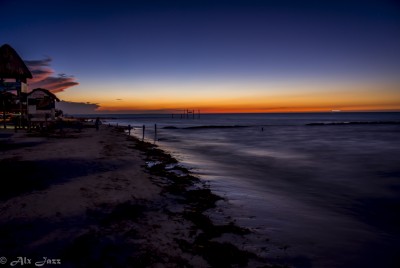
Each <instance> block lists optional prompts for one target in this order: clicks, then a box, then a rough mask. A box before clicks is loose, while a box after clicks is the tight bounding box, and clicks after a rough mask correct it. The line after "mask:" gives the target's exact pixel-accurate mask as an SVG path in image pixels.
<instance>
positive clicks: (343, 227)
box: [104, 113, 400, 268]
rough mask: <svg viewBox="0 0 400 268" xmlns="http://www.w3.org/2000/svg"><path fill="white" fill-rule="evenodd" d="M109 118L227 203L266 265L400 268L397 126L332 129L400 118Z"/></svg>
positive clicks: (394, 115)
mask: <svg viewBox="0 0 400 268" xmlns="http://www.w3.org/2000/svg"><path fill="white" fill-rule="evenodd" d="M104 117H107V119H106V120H105V122H106V123H110V124H119V125H131V126H133V127H134V130H133V132H132V134H133V135H135V136H138V137H140V138H141V137H142V126H143V125H145V126H146V132H145V138H146V140H148V141H151V142H156V143H157V144H158V145H159V146H161V147H162V148H164V149H166V150H168V151H169V152H171V153H172V154H173V155H174V156H175V157H176V158H177V159H178V160H180V161H181V163H182V164H183V165H186V166H188V167H190V168H192V171H193V172H195V173H196V174H197V175H198V176H200V177H202V178H203V179H205V180H207V181H209V183H210V184H211V187H212V189H213V190H214V191H215V192H217V193H218V194H220V195H223V196H225V197H227V200H229V201H228V202H229V204H228V205H225V207H224V211H225V213H228V214H229V215H231V216H232V217H233V218H234V219H235V220H236V221H237V222H238V223H239V224H241V225H244V226H247V227H250V228H253V229H254V231H255V232H256V234H258V236H255V237H254V241H253V244H251V245H250V246H248V247H254V248H261V247H266V248H267V249H268V251H267V252H264V253H262V254H264V255H265V256H268V257H270V258H280V257H281V258H282V259H285V261H288V263H290V264H292V265H294V266H295V267H374V268H375V267H400V124H332V123H345V122H364V123H366V122H383V121H385V122H388V121H391V122H400V113H320V114H315V113H309V114H307V113H303V114H218V115H211V114H205V115H201V116H200V118H198V117H197V115H196V116H195V118H192V117H190V118H180V116H179V115H175V116H174V118H172V116H171V115H118V116H116V115H108V116H104ZM310 123H324V125H319V124H318V125H309V124H310ZM155 124H157V129H158V131H157V137H155V135H154V125H155ZM214 217H215V218H216V220H218V215H215V213H214ZM265 238H268V239H265ZM260 252H261V251H260Z"/></svg>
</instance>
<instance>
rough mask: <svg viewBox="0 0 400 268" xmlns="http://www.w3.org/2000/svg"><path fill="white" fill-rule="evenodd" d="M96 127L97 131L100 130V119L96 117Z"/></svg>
mask: <svg viewBox="0 0 400 268" xmlns="http://www.w3.org/2000/svg"><path fill="white" fill-rule="evenodd" d="M94 125H95V126H96V130H99V126H100V118H98V117H96V121H95V122H94Z"/></svg>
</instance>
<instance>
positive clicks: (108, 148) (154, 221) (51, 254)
mask: <svg viewBox="0 0 400 268" xmlns="http://www.w3.org/2000/svg"><path fill="white" fill-rule="evenodd" d="M5 132H7V131H2V132H0V133H1V134H2V135H1V136H0V137H1V138H2V139H0V147H1V149H2V150H1V155H0V166H1V167H2V169H3V170H7V169H8V171H12V173H11V174H14V176H13V178H18V177H20V178H24V180H22V179H21V180H17V182H16V183H12V182H11V181H12V180H10V179H9V178H8V179H7V183H6V185H7V187H8V190H7V187H5V189H6V190H7V191H5V190H3V191H2V192H1V195H0V197H1V201H0V202H1V203H0V204H1V205H0V212H1V217H0V227H2V228H1V229H2V230H3V231H2V233H3V236H2V238H3V239H2V240H3V241H2V242H1V244H0V252H2V254H3V255H4V256H5V257H7V255H8V259H13V258H16V257H18V256H24V255H26V256H27V257H31V258H33V259H35V258H36V259H41V258H42V257H43V255H46V254H47V255H48V256H47V257H48V258H58V259H61V261H63V264H64V265H63V267H64V266H66V267H87V266H88V265H89V266H92V265H93V264H95V265H97V266H98V267H105V266H107V265H111V266H113V267H115V266H122V267H130V266H135V267H177V266H178V267H232V266H251V267H283V266H277V265H275V266H273V264H270V263H271V261H269V260H266V259H265V258H262V257H260V256H259V255H257V254H256V253H255V252H250V251H247V250H244V249H243V248H241V247H240V245H242V244H245V243H249V241H247V240H246V239H247V238H246V235H248V234H250V233H251V230H249V229H247V228H243V227H240V226H237V225H236V224H235V222H234V221H233V220H232V219H230V218H227V219H226V222H225V223H223V224H218V225H216V224H215V223H213V221H212V220H211V219H210V217H209V216H207V213H205V212H210V211H211V213H213V211H212V210H215V209H217V206H216V204H217V202H219V201H223V198H221V197H219V196H217V195H215V194H214V193H213V192H212V191H211V190H210V188H209V187H208V186H207V185H206V184H205V182H204V181H201V180H200V179H199V178H197V177H194V176H193V175H192V174H191V173H190V172H189V170H187V169H186V168H184V167H182V166H180V165H179V163H178V161H177V160H176V159H175V158H173V157H172V156H171V155H169V154H168V153H167V152H165V151H163V150H161V149H159V148H158V147H157V146H156V145H153V144H151V143H148V142H143V141H140V140H139V139H137V138H135V137H132V136H128V135H127V134H125V133H124V128H123V127H111V126H105V125H103V126H101V128H100V130H99V131H96V130H95V129H94V128H83V129H81V130H79V131H78V130H73V129H72V130H70V129H68V130H66V131H65V132H64V133H63V135H57V133H56V134H55V135H53V136H48V137H43V136H41V135H37V134H29V133H27V134H26V136H25V137H24V133H22V131H20V132H19V133H12V134H13V135H11V136H12V137H8V138H7V137H6V138H4V134H3V133H5ZM10 132H11V131H8V133H6V134H7V135H9V134H10ZM26 170H30V171H29V172H27V171H26ZM26 179H28V180H30V182H31V183H30V184H29V183H28V184H27V183H26V181H25V180H26ZM38 181H39V183H38V184H37V182H38ZM21 186H24V187H22V188H21Z"/></svg>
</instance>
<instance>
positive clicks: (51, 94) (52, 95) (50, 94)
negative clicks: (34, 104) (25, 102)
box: [28, 87, 60, 102]
mask: <svg viewBox="0 0 400 268" xmlns="http://www.w3.org/2000/svg"><path fill="white" fill-rule="evenodd" d="M36 91H42V92H44V93H45V94H47V95H48V96H50V97H51V98H53V99H54V100H56V101H57V102H59V101H60V99H59V98H57V96H56V95H54V94H53V93H51V92H50V91H48V90H47V89H44V88H40V87H38V88H35V89H33V90H32V91H31V92H29V93H28V96H29V95H31V94H32V93H34V92H36Z"/></svg>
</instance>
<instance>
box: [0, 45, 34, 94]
mask: <svg viewBox="0 0 400 268" xmlns="http://www.w3.org/2000/svg"><path fill="white" fill-rule="evenodd" d="M28 78H32V73H31V71H29V69H28V67H27V66H26V65H25V62H24V61H23V60H22V59H21V57H20V56H19V55H18V53H17V52H16V51H15V50H14V49H13V48H12V47H11V46H10V45H8V44H5V45H2V46H1V47H0V80H2V81H3V88H4V89H7V86H8V87H9V88H11V90H13V88H14V87H15V85H12V84H7V83H6V84H5V85H4V80H5V79H14V80H15V83H20V82H22V83H25V84H26V80H27V79H28Z"/></svg>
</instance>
